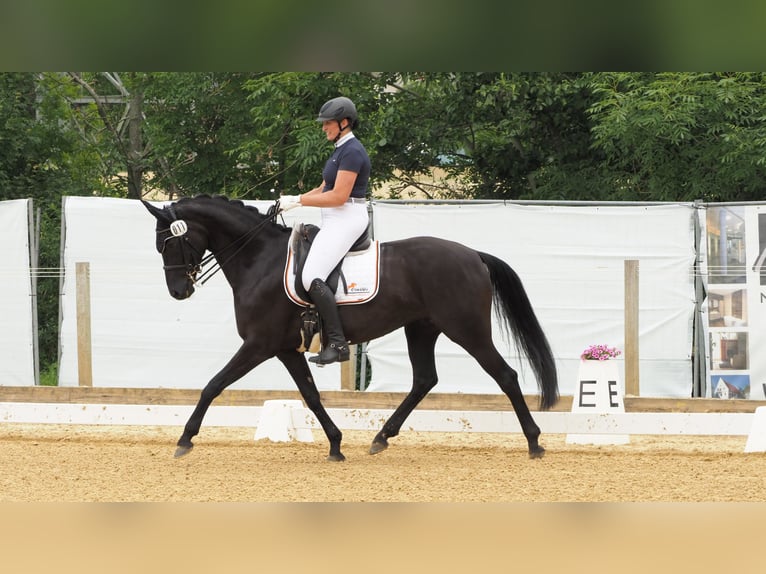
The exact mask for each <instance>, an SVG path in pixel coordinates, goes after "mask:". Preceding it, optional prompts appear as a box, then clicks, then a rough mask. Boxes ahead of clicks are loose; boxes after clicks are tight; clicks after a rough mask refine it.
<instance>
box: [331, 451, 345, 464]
mask: <svg viewBox="0 0 766 574" xmlns="http://www.w3.org/2000/svg"><path fill="white" fill-rule="evenodd" d="M327 460H329V461H330V462H343V461H344V460H346V457H345V456H343V455H342V454H341V453H338V454H328V455H327Z"/></svg>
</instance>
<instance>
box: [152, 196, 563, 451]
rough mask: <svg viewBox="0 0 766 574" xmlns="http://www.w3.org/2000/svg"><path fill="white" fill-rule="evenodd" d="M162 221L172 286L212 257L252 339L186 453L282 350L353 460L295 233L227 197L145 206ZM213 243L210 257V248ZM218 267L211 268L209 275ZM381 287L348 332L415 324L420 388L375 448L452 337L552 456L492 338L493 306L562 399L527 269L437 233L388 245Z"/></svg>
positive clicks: (424, 384)
mask: <svg viewBox="0 0 766 574" xmlns="http://www.w3.org/2000/svg"><path fill="white" fill-rule="evenodd" d="M143 203H144V205H145V206H146V208H147V209H148V210H149V212H150V213H151V214H152V215H153V216H154V217H155V218H156V219H157V226H156V246H157V251H158V252H159V253H160V254H161V255H162V260H163V262H164V269H165V280H166V282H167V287H168V290H169V291H170V294H171V295H172V296H173V297H174V298H176V299H186V298H187V297H190V296H191V295H192V293H194V284H195V282H196V281H198V280H199V279H200V277H201V275H200V274H201V273H203V271H202V268H203V266H204V265H205V264H207V263H208V262H211V258H213V257H214V258H215V262H216V263H217V265H218V266H220V269H221V270H222V272H223V274H224V275H225V276H226V279H227V280H228V282H229V284H230V285H231V288H232V291H233V293H234V309H235V316H236V321H237V330H238V332H239V335H240V337H242V340H243V342H242V346H241V347H240V348H239V350H238V351H237V352H236V354H235V355H234V356H233V357H232V358H231V360H230V361H229V362H228V363H227V364H226V366H224V367H223V368H222V369H221V370H220V372H218V373H217V374H216V375H215V376H214V377H213V378H212V379H211V380H210V382H208V383H207V385H206V386H205V388H204V390H203V391H202V393H201V396H200V399H199V402H198V403H197V406H196V408H195V409H194V412H193V413H192V415H191V417H190V418H189V420H188V422H187V423H186V426H185V427H184V431H183V434H182V435H181V438H180V439H179V440H178V448H177V450H176V454H175V456H177V457H178V456H182V455H184V454H186V453H188V452H189V451H190V450H191V449H192V447H193V444H192V440H191V439H192V438H193V437H194V436H196V435H197V434H198V433H199V430H200V426H201V425H202V419H203V417H204V416H205V413H206V412H207V409H208V407H209V406H210V404H211V403H212V402H213V400H214V399H215V398H216V397H217V396H218V395H219V394H220V393H221V392H222V391H223V390H224V389H225V388H226V387H228V386H229V385H231V384H232V383H234V382H235V381H237V380H238V379H240V378H241V377H243V376H244V375H245V374H247V373H248V372H249V371H250V370H252V369H253V368H255V367H256V366H257V365H258V364H260V363H262V362H263V361H265V360H267V359H269V358H271V357H277V358H278V359H279V360H280V361H281V362H282V363H283V364H284V366H285V367H286V368H287V370H288V371H289V373H290V375H291V376H292V378H293V380H294V381H295V384H296V385H297V386H298V390H299V391H300V393H301V395H302V397H303V399H304V401H305V403H306V406H307V407H308V408H309V409H311V411H312V412H313V413H314V415H316V418H317V420H318V421H319V424H320V425H321V426H322V429H323V430H324V432H325V434H326V435H327V439H328V440H329V442H330V453H329V456H328V460H333V461H342V460H345V457H344V456H343V454H342V453H341V438H342V433H341V432H340V430H339V429H338V427H337V426H335V424H334V423H333V422H332V420H331V419H330V417H329V416H328V414H327V411H326V410H325V408H324V407H323V406H322V403H321V401H320V395H319V391H318V390H317V388H316V385H315V384H314V380H313V378H312V376H311V371H310V370H309V366H308V362H307V361H306V358H305V357H304V354H303V352H301V351H299V350H298V348H302V338H301V334H300V328H301V312H302V311H303V310H304V309H303V308H302V307H300V306H298V305H297V304H295V303H294V302H292V301H290V300H289V299H288V298H287V295H286V294H285V291H284V287H283V272H284V268H285V263H286V255H287V244H288V241H289V238H290V231H291V230H290V229H289V228H287V227H285V226H284V225H280V224H279V223H277V222H276V221H275V215H276V214H275V211H276V210H275V208H272V209H270V210H269V212H268V213H266V214H264V213H260V212H259V211H258V210H257V209H256V208H254V207H252V206H246V205H245V204H243V203H242V202H240V201H234V200H231V201H230V200H228V199H226V198H223V197H207V196H199V197H194V198H183V199H180V200H179V201H177V202H175V203H171V204H168V205H166V206H165V207H164V208H162V209H160V208H157V207H155V206H153V205H151V204H150V203H147V202H143ZM206 251H209V252H210V254H211V255H207V256H205V253H206ZM209 271H210V269H209V268H208V270H207V271H205V273H207V272H209ZM380 277H381V279H380V287H379V291H378V293H377V295H376V296H375V297H374V298H373V299H372V300H371V301H369V302H367V303H364V304H362V305H350V306H349V305H346V306H341V307H340V309H339V311H340V316H341V320H342V323H343V327H344V330H345V333H346V336H347V337H348V339H349V340H350V342H351V343H352V344H353V343H359V342H363V341H369V340H372V339H375V338H377V337H380V336H382V335H384V334H386V333H389V332H391V331H393V330H394V329H397V328H399V327H402V326H403V327H404V332H405V335H406V338H407V346H408V352H409V358H410V362H411V363H412V374H413V377H412V390H411V391H410V392H409V393H408V394H407V396H406V397H405V399H404V400H403V401H402V403H401V404H400V405H399V407H398V408H397V409H396V410H395V411H394V413H393V414H392V415H391V418H389V419H388V421H386V423H385V424H384V425H383V428H382V429H381V430H380V432H378V434H377V435H376V436H375V438H374V440H373V441H372V446H371V447H370V453H371V454H375V453H378V452H380V451H383V450H385V449H386V448H387V447H388V439H389V438H391V437H395V436H396V435H397V434H399V430H400V428H401V426H402V424H404V421H405V420H406V419H407V417H408V416H409V414H410V413H411V412H412V410H413V409H414V408H415V407H416V406H417V405H418V404H419V403H420V401H421V400H422V399H423V397H425V396H426V394H427V393H428V392H429V391H430V390H431V389H432V388H433V387H434V386H435V385H436V383H437V380H438V378H437V374H436V364H435V359H434V347H435V345H436V339H437V338H438V337H439V335H440V334H442V333H444V334H445V335H446V336H447V337H449V338H450V339H451V340H453V341H454V342H456V343H457V344H459V345H460V346H462V347H463V348H464V349H465V350H466V351H468V352H469V353H470V354H471V355H472V356H473V357H474V358H475V359H476V360H477V361H478V363H479V365H481V367H482V368H483V369H484V370H485V371H486V372H487V373H488V374H489V375H490V376H491V377H492V378H493V379H494V380H495V381H496V382H497V384H498V385H499V386H500V388H501V389H502V391H503V392H504V393H505V394H506V395H507V396H508V398H509V399H510V401H511V404H512V405H513V409H514V411H515V412H516V416H517V417H518V419H519V423H520V424H521V429H522V430H523V432H524V436H525V437H526V439H527V443H528V446H529V456H530V458H538V457H541V456H543V454H544V453H545V449H544V448H543V447H542V446H540V444H539V443H538V437H539V435H540V429H539V427H538V426H537V425H536V424H535V421H534V420H533V418H532V415H531V414H530V411H529V408H528V407H527V404H526V402H525V400H524V396H523V394H522V392H521V388H520V386H519V382H518V377H517V374H516V371H514V370H513V369H512V368H511V367H510V366H509V365H508V364H507V363H506V362H505V360H504V359H503V357H502V356H501V355H500V353H499V352H498V351H497V349H496V348H495V345H494V344H493V342H492V332H491V331H492V325H491V311H492V305H493V302H494V305H495V312H496V313H497V315H498V317H499V318H501V319H502V320H503V325H504V326H505V328H506V329H507V330H509V331H510V334H511V335H512V337H513V340H514V342H515V343H516V345H517V347H518V348H520V349H521V350H523V352H524V353H525V354H526V356H527V358H528V360H529V363H530V366H531V368H532V370H533V371H534V374H535V376H536V378H537V381H538V386H539V389H540V408H541V409H548V408H550V407H552V406H553V405H554V404H556V402H557V401H558V382H557V375H556V366H555V363H554V359H553V354H552V352H551V349H550V346H549V344H548V341H547V339H546V337H545V334H544V333H543V330H542V328H541V327H540V324H539V322H538V320H537V318H536V316H535V313H534V311H533V309H532V306H531V304H530V302H529V299H528V297H527V294H526V292H525V290H524V287H523V285H522V283H521V280H520V279H519V277H518V275H517V274H516V273H515V272H514V271H513V270H512V269H511V268H510V266H508V265H507V264H506V263H504V262H503V261H501V260H500V259H498V258H497V257H494V256H492V255H488V254H487V253H481V252H478V251H474V250H473V249H469V248H468V247H465V246H464V245H461V244H459V243H455V242H452V241H447V240H444V239H437V238H434V237H415V238H411V239H404V240H400V241H390V242H385V243H382V244H381V246H380Z"/></svg>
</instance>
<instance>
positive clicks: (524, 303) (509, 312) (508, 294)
mask: <svg viewBox="0 0 766 574" xmlns="http://www.w3.org/2000/svg"><path fill="white" fill-rule="evenodd" d="M479 257H481V260H482V261H484V264H485V265H486V266H487V268H488V269H489V277H490V280H491V281H492V290H493V294H492V295H493V301H494V306H495V313H496V315H497V318H498V320H499V322H500V324H501V325H502V326H503V327H505V328H507V329H508V330H510V334H511V335H512V337H513V340H514V342H515V343H516V347H517V348H519V349H521V350H523V351H524V354H525V355H526V356H527V359H528V360H529V364H530V365H531V367H532V370H533V371H534V373H535V377H536V378H537V386H538V388H539V389H540V409H541V410H547V409H549V408H551V407H552V406H553V405H555V404H556V402H557V401H558V399H559V385H558V376H557V374H556V362H555V360H554V359H553V352H552V351H551V347H550V344H549V343H548V338H547V337H546V336H545V333H544V332H543V329H542V327H541V326H540V322H539V321H538V320H537V316H536V315H535V311H534V309H533V308H532V304H531V303H530V302H529V297H528V296H527V292H526V291H525V290H524V285H523V284H522V283H521V279H520V278H519V276H518V275H517V274H516V272H515V271H514V270H513V269H511V267H510V265H508V264H507V263H506V262H505V261H502V260H501V259H498V258H497V257H495V256H494V255H489V254H488V253H481V252H479Z"/></svg>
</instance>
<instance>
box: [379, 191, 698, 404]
mask: <svg viewBox="0 0 766 574" xmlns="http://www.w3.org/2000/svg"><path fill="white" fill-rule="evenodd" d="M373 215H374V229H375V237H376V239H379V240H381V241H390V240H396V239H404V238H407V237H415V236H422V235H431V236H436V237H443V238H446V239H451V240H454V241H458V242H460V243H463V244H465V245H467V246H469V247H472V248H474V249H477V250H480V251H484V252H487V253H491V254H493V255H496V256H498V257H500V258H501V259H503V260H505V261H506V262H507V263H508V264H509V265H511V267H513V268H514V269H515V270H516V272H517V273H518V274H519V276H520V277H521V279H522V281H523V282H524V286H525V288H526V289H527V293H528V295H529V298H530V300H531V302H532V304H533V306H534V308H535V310H536V312H537V315H538V319H539V320H540V322H541V324H542V326H543V329H544V330H545V332H546V334H547V335H548V338H549V341H550V343H551V347H552V348H553V352H554V355H555V358H556V364H557V367H558V373H559V386H560V391H561V394H563V395H571V394H573V392H574V387H575V384H576V381H577V371H578V367H579V360H580V359H579V357H580V354H581V353H582V352H583V350H585V348H586V347H588V346H590V345H593V344H602V343H603V344H607V345H609V346H615V347H618V348H619V349H621V350H623V351H624V261H625V260H627V259H636V260H638V261H639V346H640V363H639V369H640V393H641V396H646V397H690V396H691V393H692V367H691V349H692V322H693V316H694V278H693V273H692V268H693V267H692V266H693V264H694V256H695V252H694V217H695V210H694V207H693V206H692V205H691V204H673V205H662V206H627V205H621V206H553V205H550V206H525V205H518V204H499V203H498V204H470V205H466V204H448V205H423V204H390V203H381V202H378V203H375V204H374V209H373ZM385 280H386V278H385V276H383V277H381V282H385ZM444 289H447V290H452V289H453V287H452V286H451V285H444ZM469 296H470V295H469V294H465V293H459V292H456V293H455V297H469ZM494 332H495V333H496V336H495V342H496V345H497V347H498V349H499V351H500V352H501V353H502V354H503V355H504V356H505V358H506V359H507V361H508V362H509V364H510V365H511V366H512V367H513V368H515V369H516V370H517V371H518V372H519V375H520V379H521V383H522V389H523V391H524V392H525V393H530V394H533V393H536V392H537V384H536V382H535V380H534V376H533V373H532V371H531V368H530V367H529V365H528V364H526V362H525V361H522V360H520V359H519V357H518V356H517V355H516V354H515V349H513V348H512V343H510V342H509V341H504V340H503V338H502V335H501V331H500V330H499V329H498V328H497V325H495V329H494ZM367 352H368V357H369V360H370V364H371V368H372V379H371V382H370V385H369V387H368V390H370V391H407V390H409V389H410V387H411V379H412V372H411V369H410V365H409V360H408V357H407V348H406V340H405V337H404V332H403V330H402V329H399V330H397V331H395V332H393V333H391V334H389V335H387V336H385V337H382V338H381V339H378V340H375V341H372V342H371V343H370V344H369V345H368V347H367ZM623 359H624V356H620V358H619V359H618V361H619V364H620V373H621V374H623V373H624V361H623ZM437 369H438V373H439V384H438V385H437V386H436V388H435V389H434V391H433V392H465V393H500V392H501V391H500V389H499V388H498V386H497V385H496V384H495V382H494V381H493V380H492V379H491V378H490V377H489V376H488V375H487V374H486V373H484V371H483V370H482V369H481V367H479V365H478V364H477V363H476V362H475V361H474V360H473V358H472V357H470V356H469V355H468V354H467V353H465V351H463V349H462V348H460V347H458V346H457V345H455V344H454V343H452V342H451V341H449V340H448V339H446V337H441V338H440V339H439V340H438V341H437ZM622 381H624V377H622ZM622 385H623V389H622V390H623V392H624V382H623V383H622Z"/></svg>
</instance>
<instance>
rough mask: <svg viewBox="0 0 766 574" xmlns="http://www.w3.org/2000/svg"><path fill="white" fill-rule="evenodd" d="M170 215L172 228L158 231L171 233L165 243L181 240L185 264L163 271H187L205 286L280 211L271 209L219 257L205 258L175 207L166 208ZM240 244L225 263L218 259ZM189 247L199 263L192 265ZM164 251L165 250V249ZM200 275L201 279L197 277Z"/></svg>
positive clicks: (193, 281)
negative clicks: (212, 262) (190, 236)
mask: <svg viewBox="0 0 766 574" xmlns="http://www.w3.org/2000/svg"><path fill="white" fill-rule="evenodd" d="M165 209H167V211H168V213H170V216H171V223H170V227H168V228H167V229H162V230H160V231H158V232H157V233H158V234H159V233H164V232H165V231H170V233H171V236H170V237H168V238H167V239H165V242H168V241H170V240H171V239H180V240H181V254H182V256H183V260H184V262H183V264H179V265H164V266H163V269H165V270H169V269H186V275H187V276H188V277H189V279H190V280H191V281H192V283H193V284H194V285H197V284H199V285H200V286H202V285H204V284H205V283H206V282H207V281H208V280H209V279H210V278H211V277H212V276H213V275H215V274H216V273H218V272H219V271H220V270H221V268H222V267H223V266H224V265H225V264H226V263H228V262H229V261H231V259H233V258H234V257H235V256H236V255H237V254H238V253H239V252H240V251H242V249H244V248H245V247H246V246H247V244H248V243H249V242H250V241H251V240H252V239H253V238H254V237H255V236H256V235H257V234H258V232H260V230H261V229H262V228H263V226H264V225H266V224H267V223H271V222H273V221H274V220H276V217H277V213H278V209H277V205H276V204H275V205H274V207H273V208H270V209H269V211H267V212H266V218H265V219H264V220H263V221H261V222H260V223H259V224H258V225H256V226H255V227H253V228H252V229H250V230H249V231H247V232H246V233H244V234H242V235H241V236H239V237H238V238H237V239H235V240H234V241H232V242H231V243H230V244H229V245H227V246H226V247H224V248H223V249H221V250H220V251H219V252H218V255H216V254H214V253H210V254H208V255H207V256H203V253H200V251H199V249H197V248H196V247H194V245H192V243H191V242H190V241H189V238H188V237H187V236H186V232H187V231H188V226H187V225H186V222H185V221H184V220H183V219H178V215H177V214H176V211H175V208H174V207H173V205H172V204H171V205H168V206H166V208H165ZM238 243H241V245H239V247H238V248H237V249H236V250H235V251H234V252H233V253H231V254H230V255H229V256H227V257H226V259H225V260H224V261H223V262H219V261H218V260H217V259H216V257H220V256H221V255H223V253H224V252H226V251H228V250H229V249H231V248H232V247H234V246H236V245H237V244H238ZM187 245H188V246H189V248H190V249H191V250H192V251H194V252H195V253H196V254H197V255H199V256H200V261H199V263H196V264H195V263H192V262H191V261H190V260H188V259H189V258H188V257H187V251H186V248H185V247H186V246H187ZM163 250H164V248H163ZM213 260H215V264H214V265H213V267H209V268H208V269H205V266H206V265H208V264H209V263H210V262H211V261H213ZM198 274H199V277H197V275H198Z"/></svg>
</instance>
